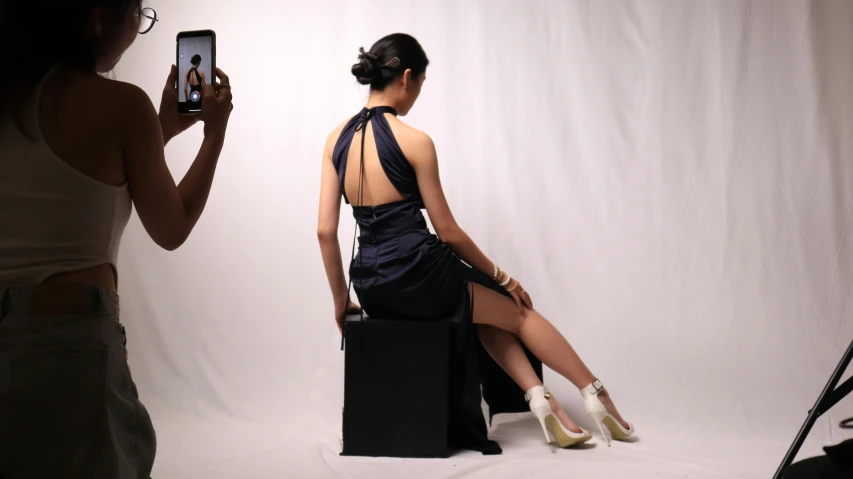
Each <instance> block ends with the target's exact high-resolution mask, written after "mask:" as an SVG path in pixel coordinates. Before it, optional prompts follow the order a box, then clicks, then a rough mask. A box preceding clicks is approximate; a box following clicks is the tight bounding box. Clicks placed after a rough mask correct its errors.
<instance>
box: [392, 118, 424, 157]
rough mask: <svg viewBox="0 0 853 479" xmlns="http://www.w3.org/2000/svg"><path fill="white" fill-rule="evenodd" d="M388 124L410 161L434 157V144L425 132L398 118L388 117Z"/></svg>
mask: <svg viewBox="0 0 853 479" xmlns="http://www.w3.org/2000/svg"><path fill="white" fill-rule="evenodd" d="M388 124H389V125H390V126H391V130H392V131H393V132H394V137H395V138H396V139H397V144H398V145H400V149H401V150H402V151H403V154H404V155H405V156H406V159H408V160H409V162H410V163H411V162H416V161H421V160H424V159H430V158H435V144H434V143H433V141H432V138H430V136H429V135H427V134H426V133H425V132H423V131H421V130H418V129H417V128H414V127H412V126H409V125H407V124H406V123H404V122H403V121H401V120H400V119H399V118H393V117H392V118H390V119H389V120H388Z"/></svg>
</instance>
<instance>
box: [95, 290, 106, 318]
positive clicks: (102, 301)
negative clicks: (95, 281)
mask: <svg viewBox="0 0 853 479" xmlns="http://www.w3.org/2000/svg"><path fill="white" fill-rule="evenodd" d="M97 288H98V295H97V297H96V299H95V302H96V303H97V304H96V305H95V313H96V314H97V315H98V316H103V315H106V314H107V301H106V298H105V297H104V296H105V295H104V288H103V287H101V286H98V287H97Z"/></svg>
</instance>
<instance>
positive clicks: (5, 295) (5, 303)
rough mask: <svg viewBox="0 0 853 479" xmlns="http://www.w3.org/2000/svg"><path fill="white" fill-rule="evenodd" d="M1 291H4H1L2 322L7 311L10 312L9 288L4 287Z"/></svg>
mask: <svg viewBox="0 0 853 479" xmlns="http://www.w3.org/2000/svg"><path fill="white" fill-rule="evenodd" d="M0 291H2V293H0V323H2V322H3V318H5V317H6V313H8V312H9V288H3V289H2V290H0Z"/></svg>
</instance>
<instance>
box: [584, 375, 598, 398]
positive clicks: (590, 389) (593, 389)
mask: <svg viewBox="0 0 853 479" xmlns="http://www.w3.org/2000/svg"><path fill="white" fill-rule="evenodd" d="M602 389H604V385H603V384H601V381H599V380H598V379H596V380H595V381H593V382H591V383H590V384H589V386H587V387H585V388H583V389H582V390H581V391H583V392H585V393H587V394H592V395H593V396H598V393H600V392H601V390H602Z"/></svg>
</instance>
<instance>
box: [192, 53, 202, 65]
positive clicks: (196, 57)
mask: <svg viewBox="0 0 853 479" xmlns="http://www.w3.org/2000/svg"><path fill="white" fill-rule="evenodd" d="M190 63H192V64H193V65H195V64H196V63H201V55H199V54H198V53H196V54H195V55H193V57H192V58H190Z"/></svg>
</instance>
